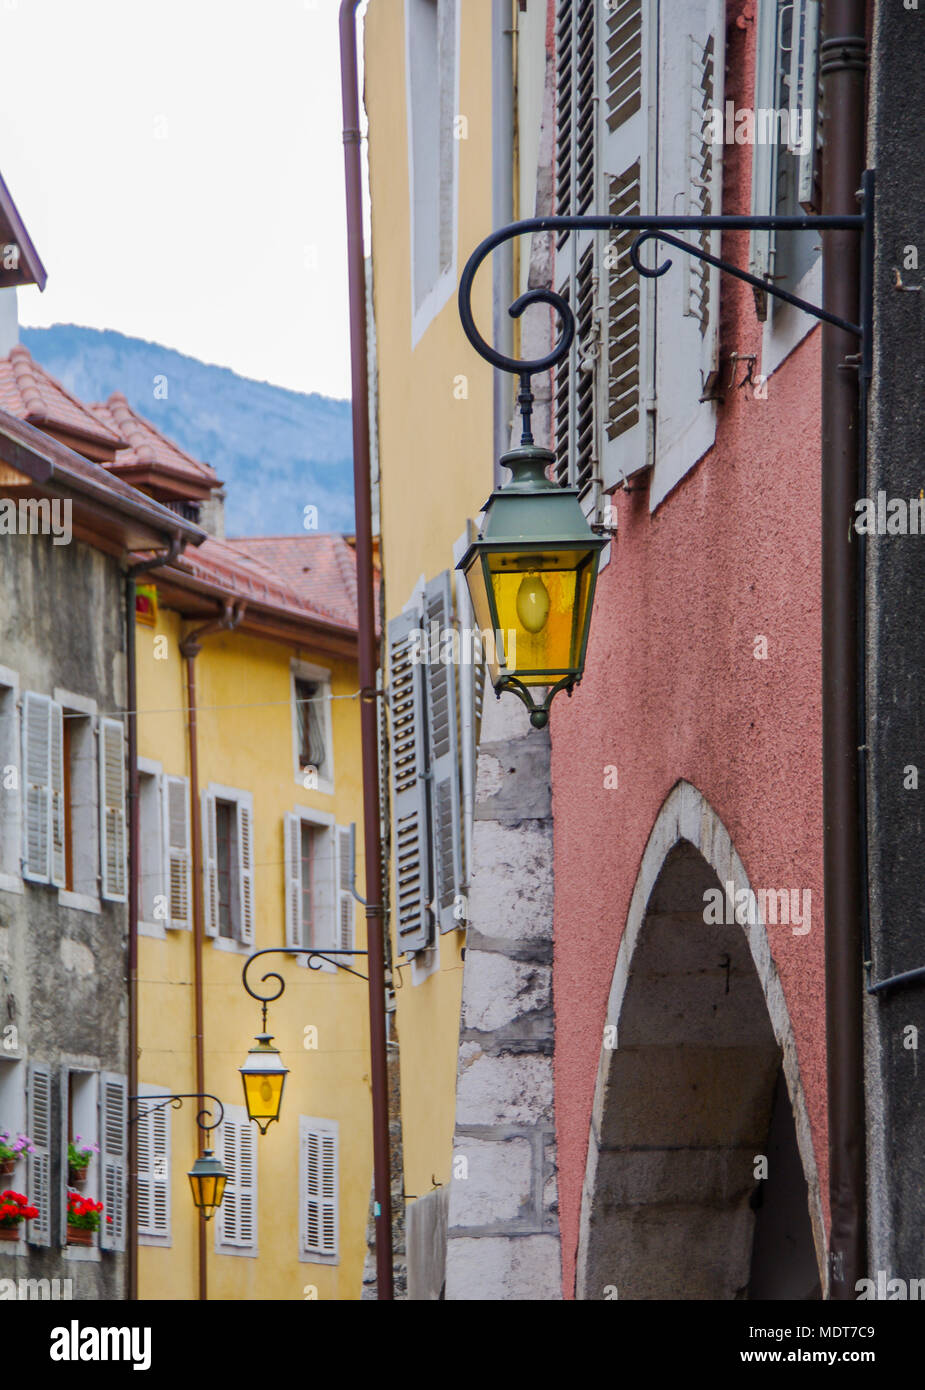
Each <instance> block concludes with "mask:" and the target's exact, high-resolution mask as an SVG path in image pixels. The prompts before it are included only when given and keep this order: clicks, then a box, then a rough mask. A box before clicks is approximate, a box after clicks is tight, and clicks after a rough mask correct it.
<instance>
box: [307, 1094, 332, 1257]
mask: <svg viewBox="0 0 925 1390" xmlns="http://www.w3.org/2000/svg"><path fill="white" fill-rule="evenodd" d="M338 1130H339V1126H338V1124H337V1121H336V1120H319V1119H316V1118H315V1117H313V1116H309V1115H300V1116H299V1193H300V1200H299V1208H300V1223H299V1224H300V1229H299V1259H300V1260H305V1261H311V1262H313V1263H315V1264H337V1263H338V1259H339V1236H340V1231H339V1222H338V1137H339V1136H338Z"/></svg>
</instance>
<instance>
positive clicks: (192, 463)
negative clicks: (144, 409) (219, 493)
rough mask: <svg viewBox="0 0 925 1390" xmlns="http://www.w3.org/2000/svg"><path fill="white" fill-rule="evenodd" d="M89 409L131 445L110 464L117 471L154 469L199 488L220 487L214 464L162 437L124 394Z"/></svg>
mask: <svg viewBox="0 0 925 1390" xmlns="http://www.w3.org/2000/svg"><path fill="white" fill-rule="evenodd" d="M90 409H91V410H92V412H93V414H94V415H95V416H96V418H97V419H98V420H99V421H100V422H101V423H102V424H103V425H104V426H105V427H106V428H107V429H109V430H111V431H113V432H114V433H115V434H118V435H119V436H120V437H121V438H122V439H123V440H124V441H125V443H126V444H127V445H128V448H125V449H122V450H121V451H120V453H119V456H118V458H117V459H116V460H115V462H114V464H112V465H111V467H112V468H113V471H114V472H117V473H122V472H123V471H126V472H128V471H129V470H138V469H149V468H151V467H154V468H161V469H164V471H165V472H167V473H171V474H173V475H174V476H178V477H182V478H189V479H193V480H194V481H195V482H197V483H199V484H200V486H206V487H218V486H219V478H218V475H217V473H216V472H215V469H214V468H213V467H212V465H211V464H208V463H200V462H199V460H198V459H194V458H193V457H192V455H190V454H187V453H186V452H185V451H184V450H183V449H181V448H180V446H179V445H178V444H175V443H174V442H173V440H171V439H168V438H167V436H166V435H163V434H161V432H160V430H158V429H156V428H155V427H154V425H152V424H151V422H150V420H146V419H145V418H144V416H143V415H139V414H138V411H137V410H134V409H133V408H132V407H131V406H130V405H129V403H128V401H127V400H126V398H125V396H124V395H123V394H122V392H121V391H114V392H113V394H112V395H111V396H110V397H109V400H108V401H106V403H105V404H102V403H99V402H97V403H96V404H93V405H91V406H90Z"/></svg>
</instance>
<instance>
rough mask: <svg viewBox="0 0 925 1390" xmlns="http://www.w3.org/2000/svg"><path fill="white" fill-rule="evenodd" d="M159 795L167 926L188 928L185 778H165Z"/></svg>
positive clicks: (188, 817) (189, 919) (189, 885)
mask: <svg viewBox="0 0 925 1390" xmlns="http://www.w3.org/2000/svg"><path fill="white" fill-rule="evenodd" d="M161 795H162V798H163V818H164V835H163V845H164V883H165V884H166V886H167V897H168V918H167V925H168V926H170V927H176V928H180V929H184V928H188V927H190V926H191V925H192V904H191V901H190V889H191V887H192V882H191V877H190V875H191V860H190V804H189V783H188V782H187V780H186V778H185V777H165V778H164V779H163V782H162V784H161Z"/></svg>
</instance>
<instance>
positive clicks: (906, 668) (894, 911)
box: [867, 0, 925, 1280]
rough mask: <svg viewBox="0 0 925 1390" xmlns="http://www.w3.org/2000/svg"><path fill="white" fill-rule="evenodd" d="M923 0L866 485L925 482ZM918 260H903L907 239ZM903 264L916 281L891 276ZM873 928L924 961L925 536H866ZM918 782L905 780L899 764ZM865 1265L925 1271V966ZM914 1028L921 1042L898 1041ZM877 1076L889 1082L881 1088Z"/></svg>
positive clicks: (888, 1047) (886, 1074)
mask: <svg viewBox="0 0 925 1390" xmlns="http://www.w3.org/2000/svg"><path fill="white" fill-rule="evenodd" d="M923 111H925V0H920V4H919V8H918V9H917V10H914V9H906V8H905V6H904V4H903V0H878V3H877V4H876V6H875V13H874V34H873V47H872V68H871V124H870V139H869V153H868V160H869V163H870V165H871V167H873V168H875V169H876V174H877V219H876V242H877V253H876V273H875V286H876V297H875V316H876V318H875V339H876V360H875V369H874V370H875V377H874V389H873V395H872V402H871V404H872V415H871V430H870V441H869V449H868V459H869V465H868V491H867V495H868V496H870V497H875V496H876V494H877V492H878V490H880V489H882V490H884V491H885V492H886V493H887V496H888V497H891V498H892V497H902V498H905V499H907V500H908V499H909V498H911V497H915V498H918V496H919V493H920V489H922V488H923V487H925V370H923V345H925V288H923V287H925V167H923V163H922V112H923ZM909 246H913V247H915V248H916V249H917V254H918V260H919V268H918V269H915V268H909V269H904V265H903V263H904V259H906V251H905V248H907V247H909ZM897 272H898V274H899V276H900V278H901V279H902V280H903V281H904V282H905V283H907V284H908V285H911V286H914V287H918V288H917V289H916V290H915V291H913V292H907V291H905V290H902V289H899V288H896V275H897ZM868 605H869V607H868V642H869V646H868V729H869V735H868V741H869V746H870V754H869V758H870V764H869V766H870V772H869V789H870V805H869V825H870V837H871V844H870V865H871V927H872V939H873V959H874V971H875V975H876V977H878V978H883V977H885V976H889V975H893V974H896V973H898V972H900V971H904V970H911V969H914V968H915V967H917V966H925V892H923V889H925V684H923V678H925V536H918V535H907V536H882V537H877V536H871V537H870V538H869V540H868ZM909 765H912V766H914V767H915V768H916V769H917V771H918V783H919V785H918V788H917V789H913V788H911V787H910V788H906V787H904V780H907V779H906V777H905V775H904V769H905V768H906V767H908V766H909ZM867 1020H868V1029H867V1042H868V1089H869V1094H868V1106H869V1115H870V1118H871V1122H872V1126H873V1132H874V1142H873V1146H872V1150H871V1158H872V1165H871V1184H870V1189H871V1190H870V1198H871V1233H872V1264H873V1267H874V1269H875V1270H876V1268H878V1267H880V1268H883V1267H884V1264H883V1263H881V1262H889V1265H890V1266H891V1272H892V1275H893V1276H899V1277H902V1278H905V1279H907V1280H908V1279H911V1278H920V1277H922V1276H923V1275H925V981H922V982H920V983H918V984H915V985H913V986H911V987H906V988H902V989H897V990H893V991H890V993H889V995H888V996H887V997H884V998H882V1000H880V1001H872V1002H871V1003H870V1004H869V1006H868V1015H867ZM909 1025H912V1026H914V1027H916V1028H917V1029H918V1041H919V1048H918V1050H916V1049H913V1048H911V1047H909V1046H904V1043H905V1042H907V1041H909V1040H911V1038H912V1036H913V1035H912V1034H911V1033H908V1032H907V1031H906V1030H907V1029H908V1027H909ZM881 1087H882V1095H879V1094H878V1091H879V1090H880V1088H881Z"/></svg>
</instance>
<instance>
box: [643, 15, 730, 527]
mask: <svg viewBox="0 0 925 1390" xmlns="http://www.w3.org/2000/svg"><path fill="white" fill-rule="evenodd" d="M725 31H726V23H725V5H724V4H723V0H661V4H660V6H659V111H658V129H659V145H658V199H657V210H658V212H659V213H662V214H664V215H665V216H701V215H711V214H713V213H718V212H719V211H720V210H721V192H722V185H721V178H722V161H721V155H722V149H723V146H722V145H721V144H713V143H712V142H711V139H710V135H711V129H710V113H711V112H712V111H713V110H714V109H716V110H720V111H721V110H722V109H723V68H724V63H725ZM679 235H680V236H681V238H682V239H683V240H686V241H689V242H691V243H692V244H697V245H699V246H700V247H702V248H703V249H704V250H705V251H707V252H709V253H710V254H711V255H714V256H715V255H719V252H720V234H719V232H706V231H701V232H694V231H691V232H682V233H679ZM657 245H658V256H659V260H660V261H664V260H666V259H669V258H670V259H671V261H672V266H671V269H670V270H669V271H667V272H666V274H665V275H663V276H661V278H660V279H659V280H658V284H657V288H656V291H655V295H656V341H657V343H658V344H659V349H660V350H659V351H658V353H657V359H656V381H655V394H656V399H657V402H658V416H657V421H656V431H655V446H656V456H655V470H654V473H653V476H652V483H651V487H650V493H649V505H650V506H651V507H653V508H654V507H656V506H657V505H658V503H659V502H661V500H662V499H663V498H664V497H666V496H667V494H668V493H669V492H670V491H671V489H672V488H673V487H674V486H675V485H676V484H677V483H678V482H679V481H680V479H681V478H683V477H684V475H685V474H686V473H687V472H688V471H689V470H690V469H691V468H692V467H693V466H694V464H695V463H697V461H698V459H701V458H702V457H703V455H704V454H705V453H706V451H707V450H708V449H709V448H710V447H711V446H712V444H713V443H714V441H715V439H716V403H715V401H714V400H712V399H708V398H707V397H709V396H711V395H712V393H713V390H714V383H715V373H716V370H717V366H718V354H719V288H720V287H719V272H718V270H716V269H715V268H714V267H711V266H708V265H706V264H705V263H704V262H702V261H699V260H697V259H696V258H695V257H692V256H688V255H686V254H685V253H684V252H683V251H677V252H676V251H675V250H674V249H673V248H672V247H670V246H665V245H663V244H662V243H658V244H657Z"/></svg>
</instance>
